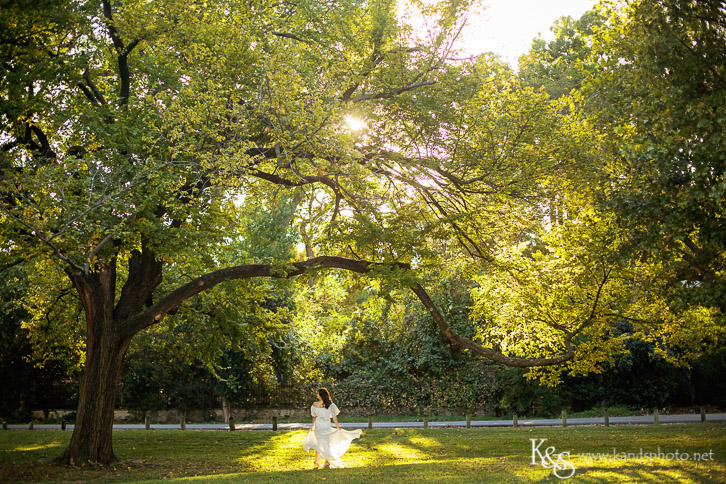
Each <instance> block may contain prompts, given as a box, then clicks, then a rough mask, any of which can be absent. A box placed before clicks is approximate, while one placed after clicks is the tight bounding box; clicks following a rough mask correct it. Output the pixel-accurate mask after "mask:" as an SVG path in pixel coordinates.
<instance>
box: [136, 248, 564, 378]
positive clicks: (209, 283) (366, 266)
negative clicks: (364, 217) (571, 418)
mask: <svg viewBox="0 0 726 484" xmlns="http://www.w3.org/2000/svg"><path fill="white" fill-rule="evenodd" d="M385 265H386V264H380V263H374V262H369V261H365V260H356V259H348V258H345V257H336V256H320V257H315V258H313V259H308V260H305V261H301V262H294V263H292V264H290V265H289V266H286V267H281V266H273V265H270V264H247V265H242V266H234V267H228V268H224V269H219V270H217V271H213V272H210V273H208V274H205V275H203V276H200V277H197V278H196V279H194V280H192V281H190V282H188V283H187V284H184V285H183V286H180V287H179V288H177V289H175V290H174V291H172V292H170V293H169V294H167V295H166V296H164V297H163V298H161V299H160V300H159V301H158V302H157V303H155V304H153V305H152V306H150V307H149V308H147V309H145V310H144V311H142V312H140V313H138V314H136V315H134V316H132V317H130V318H129V319H127V320H126V322H125V323H123V328H122V331H123V333H124V334H125V335H126V337H129V338H130V337H131V336H133V335H134V334H135V333H137V332H139V331H141V330H142V329H144V328H146V327H148V326H151V325H153V324H155V323H158V322H159V321H161V320H162V319H163V318H164V316H165V315H166V314H168V313H169V312H170V311H172V310H174V309H175V308H176V307H178V306H179V305H180V304H181V303H182V302H184V301H185V300H186V299H189V298H190V297H192V296H195V295H197V294H199V293H200V292H202V291H205V290H207V289H211V288H213V287H214V286H216V285H217V284H220V283H222V282H225V281H231V280H235V279H250V278H253V277H276V278H290V277H294V276H298V275H301V274H304V273H306V272H310V271H314V270H319V269H344V270H347V271H351V272H355V273H358V274H366V273H368V272H370V271H371V269H372V268H373V267H376V266H378V267H383V266H385ZM392 267H393V268H397V269H404V270H408V269H410V265H409V264H405V263H396V264H393V265H392ZM411 290H412V291H413V292H414V294H416V296H418V298H419V300H420V301H421V303H422V304H423V305H424V307H426V309H427V310H428V311H429V313H430V314H431V316H432V317H433V318H434V321H435V322H436V324H437V325H438V326H439V329H440V330H441V332H442V334H443V335H444V336H445V337H446V338H448V339H449V340H450V341H452V342H453V343H455V344H457V345H459V346H461V347H463V348H468V349H470V350H472V351H474V352H475V353H476V354H478V355H480V356H483V357H485V358H488V359H490V360H492V361H495V362H497V363H503V364H505V365H508V366H515V367H519V368H529V367H534V366H551V365H557V364H560V363H564V362H566V361H568V360H571V359H572V358H573V357H574V356H575V353H574V351H573V350H572V348H571V339H572V336H573V334H567V335H566V337H565V348H566V353H565V354H563V355H561V356H557V357H553V358H512V357H508V356H504V355H501V354H499V353H497V352H496V351H493V350H491V349H488V348H484V347H483V346H481V345H480V344H478V343H476V342H474V341H472V340H470V339H467V338H464V337H463V336H460V335H458V334H457V333H455V332H454V331H453V330H452V329H451V327H450V326H449V324H448V323H447V322H446V319H445V318H444V316H443V315H442V314H441V313H440V312H439V310H438V308H437V307H436V305H435V304H434V302H433V300H432V299H431V297H430V296H429V295H428V293H427V292H426V290H425V289H424V288H423V287H422V286H421V285H420V284H417V285H415V286H413V287H412V288H411Z"/></svg>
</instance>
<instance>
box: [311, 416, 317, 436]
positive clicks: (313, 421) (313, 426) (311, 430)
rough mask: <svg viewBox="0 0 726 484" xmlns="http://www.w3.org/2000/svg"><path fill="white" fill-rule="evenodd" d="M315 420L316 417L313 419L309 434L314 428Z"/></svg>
mask: <svg viewBox="0 0 726 484" xmlns="http://www.w3.org/2000/svg"><path fill="white" fill-rule="evenodd" d="M316 418H317V417H313V426H312V427H310V431H311V432H312V431H313V429H314V428H315V419H316Z"/></svg>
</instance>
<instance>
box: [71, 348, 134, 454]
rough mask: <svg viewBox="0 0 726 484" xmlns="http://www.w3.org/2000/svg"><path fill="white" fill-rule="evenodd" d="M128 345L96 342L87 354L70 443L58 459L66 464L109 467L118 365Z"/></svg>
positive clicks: (119, 369) (119, 366)
mask: <svg viewBox="0 0 726 484" xmlns="http://www.w3.org/2000/svg"><path fill="white" fill-rule="evenodd" d="M127 347H128V343H127V342H126V343H125V342H123V341H120V340H119V339H118V338H114V337H113V336H111V337H104V338H102V339H100V340H99V339H96V341H95V344H94V348H93V351H91V352H89V353H88V354H87V355H86V367H85V369H84V372H83V379H82V381H81V388H80V394H79V398H78V415H77V417H76V424H75V428H74V430H73V435H72V437H71V442H70V444H69V445H68V447H67V448H66V450H65V451H64V452H63V454H61V456H60V457H59V460H60V462H62V463H64V464H68V465H78V466H83V465H86V464H102V465H108V464H110V463H112V462H115V461H116V460H117V459H116V456H115V455H114V453H113V442H112V436H113V413H114V410H115V408H116V391H117V388H118V380H119V376H120V374H121V362H122V360H123V356H124V353H125V352H126V348H127Z"/></svg>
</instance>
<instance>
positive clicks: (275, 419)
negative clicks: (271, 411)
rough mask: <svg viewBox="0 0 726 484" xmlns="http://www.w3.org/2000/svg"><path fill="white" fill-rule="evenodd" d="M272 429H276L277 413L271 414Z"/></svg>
mask: <svg viewBox="0 0 726 484" xmlns="http://www.w3.org/2000/svg"><path fill="white" fill-rule="evenodd" d="M272 430H275V431H276V430H277V415H273V417H272Z"/></svg>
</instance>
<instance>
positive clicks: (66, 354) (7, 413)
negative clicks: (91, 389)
mask: <svg viewBox="0 0 726 484" xmlns="http://www.w3.org/2000/svg"><path fill="white" fill-rule="evenodd" d="M27 291H28V285H27V279H26V277H25V274H24V272H23V268H22V266H16V267H12V268H10V269H7V270H4V271H2V272H0V375H3V378H2V391H0V418H4V419H7V420H8V421H22V422H27V421H28V420H29V418H30V412H31V410H39V409H40V410H45V411H47V410H49V409H53V408H70V407H71V406H73V405H75V404H76V401H77V393H78V381H77V378H78V369H77V368H78V355H77V354H75V355H74V354H73V352H72V351H71V349H69V348H67V347H63V346H59V345H53V346H52V347H50V348H48V349H47V352H48V354H47V355H46V356H45V357H40V356H38V355H36V354H35V353H34V351H33V346H32V344H31V341H30V339H29V332H28V330H26V329H24V328H23V327H22V322H23V321H24V320H27V319H28V318H29V315H28V313H27V312H26V311H25V310H24V309H23V308H22V304H21V301H22V299H23V297H25V294H26V293H27ZM48 324H49V326H50V325H51V322H50V321H49V322H48Z"/></svg>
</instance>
